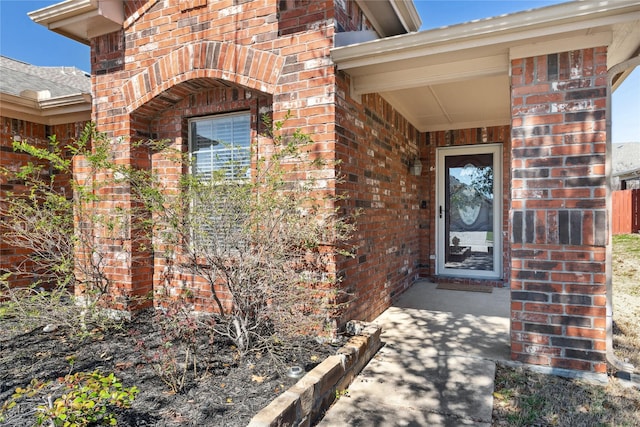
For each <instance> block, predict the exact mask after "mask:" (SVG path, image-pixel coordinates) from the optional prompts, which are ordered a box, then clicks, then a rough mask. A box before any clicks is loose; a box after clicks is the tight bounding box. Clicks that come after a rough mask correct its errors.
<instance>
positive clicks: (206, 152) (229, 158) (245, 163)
mask: <svg viewBox="0 0 640 427" xmlns="http://www.w3.org/2000/svg"><path fill="white" fill-rule="evenodd" d="M250 123H251V114H250V113H248V112H245V113H240V114H225V115H220V116H209V117H205V118H199V119H192V120H191V121H190V123H189V124H190V126H189V142H190V151H191V155H192V156H193V166H192V172H193V173H194V174H195V175H196V176H200V177H203V178H204V177H210V176H211V175H212V174H214V173H220V174H222V177H223V178H225V179H243V178H248V177H249V175H250V173H251V171H250V167H249V166H250V152H251V149H250V146H251V126H250Z"/></svg>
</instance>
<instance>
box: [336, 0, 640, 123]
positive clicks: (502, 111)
mask: <svg viewBox="0 0 640 427" xmlns="http://www.w3.org/2000/svg"><path fill="white" fill-rule="evenodd" d="M603 45H606V46H608V47H609V51H608V67H609V68H610V67H611V66H613V65H615V64H617V63H620V62H622V61H625V60H627V59H629V58H631V57H633V56H637V55H638V54H640V1H619V2H611V1H608V2H568V3H563V4H559V5H555V6H550V7H546V8H541V9H535V10H530V11H525V12H519V13H515V14H510V15H504V16H500V17H496V18H488V19H484V20H480V21H473V22H469V23H465V24H460V25H455V26H451V27H443V28H439V29H435V30H429V31H423V32H420V33H411V34H405V35H400V36H396V37H389V38H386V39H380V40H374V41H371V42H366V43H359V44H354V45H350V46H344V47H338V48H334V49H333V50H332V52H331V55H332V58H333V60H334V62H335V63H336V64H337V65H338V68H339V69H341V70H344V71H345V72H347V74H349V75H350V77H351V91H352V93H351V95H352V96H355V97H357V96H359V95H363V94H367V93H379V94H380V95H381V96H382V97H383V98H385V99H386V100H387V101H388V102H389V103H390V104H391V105H392V106H393V107H394V108H396V109H397V110H398V111H399V112H401V113H402V114H403V115H404V116H405V117H407V119H408V120H409V121H410V122H411V123H412V124H413V125H414V126H416V127H417V128H418V129H419V130H420V131H423V132H425V131H435V130H448V129H460V128H467V127H476V126H494V125H502V124H510V122H511V107H510V78H509V77H510V76H509V72H510V61H511V60H512V59H517V58H524V57H530V56H537V55H544V54H548V53H555V52H565V51H569V50H576V49H584V48H589V47H596V46H603ZM624 77H626V76H624V75H623V76H622V78H619V79H618V80H617V81H616V82H615V84H614V89H615V87H617V86H618V85H619V84H620V83H621V82H622V81H623V80H624Z"/></svg>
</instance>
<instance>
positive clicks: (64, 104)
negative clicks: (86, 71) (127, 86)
mask: <svg viewBox="0 0 640 427" xmlns="http://www.w3.org/2000/svg"><path fill="white" fill-rule="evenodd" d="M0 109H1V112H0V113H1V115H3V116H6V117H12V118H17V119H22V120H28V121H32V122H35V123H43V124H46V125H55V124H61V123H71V122H76V121H84V120H90V119H91V95H89V94H88V93H77V94H73V95H64V96H59V97H55V98H48V99H42V100H38V99H35V98H33V97H29V96H26V97H25V96H16V95H11V94H8V93H0Z"/></svg>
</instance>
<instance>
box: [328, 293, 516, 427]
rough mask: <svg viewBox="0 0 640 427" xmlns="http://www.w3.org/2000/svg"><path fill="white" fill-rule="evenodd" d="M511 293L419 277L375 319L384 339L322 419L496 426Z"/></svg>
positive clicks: (506, 355) (350, 422) (374, 426)
mask: <svg viewBox="0 0 640 427" xmlns="http://www.w3.org/2000/svg"><path fill="white" fill-rule="evenodd" d="M509 299H510V296H509V289H494V291H493V292H492V293H480V292H464V291H450V290H441V289H436V285H435V284H434V283H430V282H427V281H422V282H418V283H416V284H415V285H414V286H413V287H412V288H411V289H409V290H408V291H407V292H406V293H405V294H404V295H402V296H401V298H400V299H399V301H398V302H397V303H396V304H394V306H393V307H391V308H389V309H388V310H386V311H385V312H384V313H383V314H382V315H380V316H379V317H378V318H377V319H376V320H375V322H376V323H378V324H380V325H381V326H382V327H383V332H382V341H383V343H384V347H383V348H382V349H380V351H379V352H378V353H377V354H376V356H375V357H374V358H373V359H372V360H371V362H369V364H368V365H367V366H366V367H365V368H364V370H363V371H362V372H361V373H360V375H358V377H357V378H356V379H355V380H354V382H353V383H352V384H351V386H350V387H349V390H348V395H345V396H342V397H340V399H339V400H338V401H337V402H336V404H335V405H334V406H332V407H331V408H330V409H329V411H328V412H327V414H326V415H325V417H324V418H323V419H322V421H321V422H320V423H319V424H318V426H323V427H327V426H332V427H333V426H367V427H370V426H371V427H377V426H380V427H382V426H385V427H386V426H460V425H473V426H490V425H491V411H492V408H493V382H494V374H495V361H496V360H508V358H509Z"/></svg>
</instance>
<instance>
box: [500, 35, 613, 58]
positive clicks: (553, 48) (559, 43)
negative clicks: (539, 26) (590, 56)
mask: <svg viewBox="0 0 640 427" xmlns="http://www.w3.org/2000/svg"><path fill="white" fill-rule="evenodd" d="M612 40H613V32H611V31H604V32H601V33H596V34H586V35H580V36H574V37H567V38H562V39H558V38H555V39H553V40H546V41H540V42H534V43H527V44H523V45H519V46H513V47H511V48H510V49H509V57H510V58H511V59H520V58H530V57H533V56H540V55H547V54H550V53H556V52H567V51H569V50H579V49H588V48H592V47H598V46H609V45H610V44H611V41H612Z"/></svg>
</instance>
